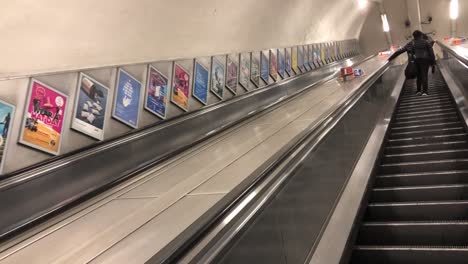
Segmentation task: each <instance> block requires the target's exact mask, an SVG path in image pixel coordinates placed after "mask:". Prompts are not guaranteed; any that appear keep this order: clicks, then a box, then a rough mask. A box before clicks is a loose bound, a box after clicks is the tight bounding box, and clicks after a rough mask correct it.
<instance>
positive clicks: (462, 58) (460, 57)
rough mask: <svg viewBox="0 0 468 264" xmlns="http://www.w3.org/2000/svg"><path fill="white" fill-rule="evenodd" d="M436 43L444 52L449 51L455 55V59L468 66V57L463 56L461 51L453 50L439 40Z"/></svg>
mask: <svg viewBox="0 0 468 264" xmlns="http://www.w3.org/2000/svg"><path fill="white" fill-rule="evenodd" d="M436 43H437V44H438V45H439V47H441V48H442V49H443V50H445V51H447V52H448V53H450V54H451V55H453V56H454V57H455V58H457V59H458V60H459V61H460V62H462V63H463V64H465V65H467V66H468V58H467V57H466V55H464V54H461V53H460V52H459V51H457V50H455V49H453V48H452V47H450V46H449V45H447V43H445V42H443V41H440V40H437V41H436Z"/></svg>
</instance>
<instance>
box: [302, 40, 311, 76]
mask: <svg viewBox="0 0 468 264" xmlns="http://www.w3.org/2000/svg"><path fill="white" fill-rule="evenodd" d="M303 49H304V69H305V70H306V71H310V70H311V69H312V68H310V66H309V46H304V48H303Z"/></svg>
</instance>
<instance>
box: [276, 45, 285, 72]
mask: <svg viewBox="0 0 468 264" xmlns="http://www.w3.org/2000/svg"><path fill="white" fill-rule="evenodd" d="M281 50H283V52H281ZM276 51H277V53H276V58H277V60H278V75H279V76H281V78H282V79H285V78H286V49H277V50H276ZM280 57H282V58H283V66H284V69H283V70H281V71H280V67H279V65H280ZM281 72H282V73H281Z"/></svg>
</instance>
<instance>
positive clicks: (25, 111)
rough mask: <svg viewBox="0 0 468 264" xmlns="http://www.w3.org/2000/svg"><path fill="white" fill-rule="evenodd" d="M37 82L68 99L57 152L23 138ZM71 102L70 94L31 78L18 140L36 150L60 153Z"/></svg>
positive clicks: (56, 154) (53, 153)
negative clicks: (33, 89)
mask: <svg viewBox="0 0 468 264" xmlns="http://www.w3.org/2000/svg"><path fill="white" fill-rule="evenodd" d="M35 82H36V83H39V84H40V85H42V86H45V87H47V88H48V89H50V90H52V91H54V92H56V93H57V94H59V95H61V96H63V97H65V98H66V99H67V104H66V105H65V107H64V109H63V112H64V115H63V120H62V122H63V124H62V130H61V131H60V142H59V145H58V148H57V152H55V151H51V150H48V149H45V148H42V147H39V146H36V145H34V144H31V143H29V142H26V141H24V140H23V136H24V129H25V126H24V121H25V117H26V114H27V112H28V108H29V102H30V100H31V97H32V87H33V84H34V83H35ZM69 104H70V101H69V98H68V96H67V95H66V94H65V93H63V92H61V91H59V90H57V89H55V88H53V87H52V86H50V85H48V84H45V83H43V82H41V81H39V80H37V79H34V78H31V80H30V81H29V87H28V96H27V100H26V105H25V107H24V113H23V117H22V119H21V130H20V133H19V140H18V142H19V143H20V144H22V145H25V146H28V147H31V148H33V149H36V150H39V151H42V152H45V153H49V154H52V155H55V156H58V155H60V152H61V150H62V141H63V139H64V128H65V123H66V119H67V118H66V114H65V113H66V112H67V109H68V105H69Z"/></svg>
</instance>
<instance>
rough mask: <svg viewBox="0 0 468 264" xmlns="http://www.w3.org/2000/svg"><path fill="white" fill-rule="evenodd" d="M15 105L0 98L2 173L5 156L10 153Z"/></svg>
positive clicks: (0, 170)
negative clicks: (9, 145) (9, 143)
mask: <svg viewBox="0 0 468 264" xmlns="http://www.w3.org/2000/svg"><path fill="white" fill-rule="evenodd" d="M14 115H15V107H14V106H13V105H11V104H9V103H7V102H4V101H2V100H0V132H1V133H2V134H1V136H0V174H2V173H3V164H4V160H5V156H6V154H7V153H8V150H7V148H8V147H7V146H8V144H7V143H8V140H9V138H10V127H11V123H12V121H13V120H14Z"/></svg>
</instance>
